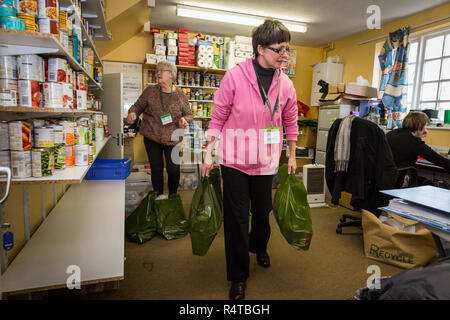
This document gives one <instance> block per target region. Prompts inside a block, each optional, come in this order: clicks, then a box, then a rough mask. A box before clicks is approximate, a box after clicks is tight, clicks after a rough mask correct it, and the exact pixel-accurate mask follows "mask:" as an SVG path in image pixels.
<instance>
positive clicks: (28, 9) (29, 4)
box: [17, 0, 38, 17]
mask: <svg viewBox="0 0 450 320" xmlns="http://www.w3.org/2000/svg"><path fill="white" fill-rule="evenodd" d="M17 12H18V13H23V14H28V15H30V16H34V17H36V16H37V13H38V4H37V1H36V0H25V1H24V0H18V3H17Z"/></svg>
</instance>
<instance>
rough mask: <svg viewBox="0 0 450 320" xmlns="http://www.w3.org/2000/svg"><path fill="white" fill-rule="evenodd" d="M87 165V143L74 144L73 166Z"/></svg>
mask: <svg viewBox="0 0 450 320" xmlns="http://www.w3.org/2000/svg"><path fill="white" fill-rule="evenodd" d="M87 165H89V145H88V144H77V145H75V166H87Z"/></svg>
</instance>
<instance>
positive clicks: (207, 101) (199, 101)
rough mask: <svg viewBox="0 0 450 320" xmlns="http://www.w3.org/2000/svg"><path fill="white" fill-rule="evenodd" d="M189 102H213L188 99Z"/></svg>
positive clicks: (212, 101)
mask: <svg viewBox="0 0 450 320" xmlns="http://www.w3.org/2000/svg"><path fill="white" fill-rule="evenodd" d="M189 102H209V103H214V100H189Z"/></svg>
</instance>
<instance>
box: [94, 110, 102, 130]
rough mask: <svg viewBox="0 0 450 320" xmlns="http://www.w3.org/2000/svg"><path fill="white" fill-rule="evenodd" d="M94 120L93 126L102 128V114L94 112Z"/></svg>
mask: <svg viewBox="0 0 450 320" xmlns="http://www.w3.org/2000/svg"><path fill="white" fill-rule="evenodd" d="M93 119H94V122H95V128H96V129H98V128H103V115H101V114H98V113H97V114H94V116H93Z"/></svg>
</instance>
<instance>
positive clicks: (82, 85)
mask: <svg viewBox="0 0 450 320" xmlns="http://www.w3.org/2000/svg"><path fill="white" fill-rule="evenodd" d="M76 89H77V90H87V84H86V75H85V74H84V72H77V88H76Z"/></svg>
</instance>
